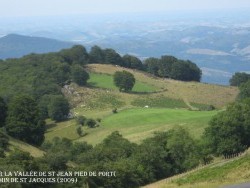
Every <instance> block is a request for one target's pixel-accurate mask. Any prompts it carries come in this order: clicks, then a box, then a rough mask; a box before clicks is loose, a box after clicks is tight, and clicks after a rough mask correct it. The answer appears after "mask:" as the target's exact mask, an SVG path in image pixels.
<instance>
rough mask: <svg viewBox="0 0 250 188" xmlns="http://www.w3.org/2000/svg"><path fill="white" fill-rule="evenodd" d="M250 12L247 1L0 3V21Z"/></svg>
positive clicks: (56, 0)
mask: <svg viewBox="0 0 250 188" xmlns="http://www.w3.org/2000/svg"><path fill="white" fill-rule="evenodd" d="M239 8H250V0H0V18H1V17H10V16H41V15H67V14H84V13H116V12H146V11H176V10H197V9H198V10H213V9H239Z"/></svg>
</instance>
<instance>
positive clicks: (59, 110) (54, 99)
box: [48, 95, 70, 121]
mask: <svg viewBox="0 0 250 188" xmlns="http://www.w3.org/2000/svg"><path fill="white" fill-rule="evenodd" d="M69 110H70V107H69V102H68V101H67V99H65V98H64V97H63V96H60V95H55V96H51V97H50V103H49V105H48V114H49V117H50V118H51V119H53V120H55V121H61V120H64V119H67V116H68V114H69Z"/></svg>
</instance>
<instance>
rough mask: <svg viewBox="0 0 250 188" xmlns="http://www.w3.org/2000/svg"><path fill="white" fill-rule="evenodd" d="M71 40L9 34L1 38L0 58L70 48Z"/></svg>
mask: <svg viewBox="0 0 250 188" xmlns="http://www.w3.org/2000/svg"><path fill="white" fill-rule="evenodd" d="M72 45H73V43H71V42H63V41H59V40H55V39H49V38H45V37H33V36H24V35H17V34H9V35H6V36H4V37H1V38H0V59H6V58H18V57H21V56H23V55H27V54H30V53H47V52H54V51H59V50H61V49H63V48H69V47H71V46H72Z"/></svg>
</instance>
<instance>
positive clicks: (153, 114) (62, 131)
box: [45, 64, 238, 144]
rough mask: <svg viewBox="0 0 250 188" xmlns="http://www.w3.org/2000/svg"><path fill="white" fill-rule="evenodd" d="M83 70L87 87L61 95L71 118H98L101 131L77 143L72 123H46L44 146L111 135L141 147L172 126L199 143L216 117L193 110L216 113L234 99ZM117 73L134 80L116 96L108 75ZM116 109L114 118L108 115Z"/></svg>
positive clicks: (141, 77) (108, 68) (98, 68)
mask: <svg viewBox="0 0 250 188" xmlns="http://www.w3.org/2000/svg"><path fill="white" fill-rule="evenodd" d="M86 68H87V70H88V72H89V73H90V79H89V81H88V86H87V87H79V86H77V85H76V84H71V85H70V87H71V92H70V93H68V92H67V91H64V94H65V96H66V97H67V98H68V99H69V101H70V103H71V105H72V113H74V114H75V115H76V116H79V115H83V116H85V117H87V118H94V119H96V118H101V119H102V121H101V123H100V126H99V127H97V128H92V129H90V128H86V127H83V131H84V133H86V135H85V136H84V137H79V136H78V135H77V133H76V122H75V120H68V121H65V122H60V123H54V124H53V123H52V124H51V123H50V124H49V125H48V130H47V133H46V135H45V137H46V139H47V140H50V139H52V138H53V137H55V136H59V137H66V138H69V139H71V140H75V141H87V142H89V143H91V144H97V143H99V142H101V141H102V140H103V139H104V138H105V137H106V136H107V135H109V134H110V133H112V132H113V131H119V132H120V133H121V134H122V135H123V136H124V137H125V138H128V139H129V140H131V141H133V142H140V141H141V140H143V139H144V138H147V137H149V136H151V135H152V134H153V133H154V132H156V131H166V130H168V129H170V128H172V127H174V126H184V127H186V128H187V129H188V130H190V132H191V134H192V135H193V136H195V137H196V138H198V137H199V136H200V135H201V134H202V132H203V130H204V128H205V127H206V126H207V124H208V122H209V120H210V119H211V118H212V116H214V115H215V114H217V113H218V111H198V109H206V107H207V106H209V105H213V106H215V107H216V108H218V109H221V108H223V107H224V106H226V105H227V104H228V103H231V102H233V101H234V99H235V97H236V95H237V93H238V89H237V88H236V87H225V86H219V85H210V84H204V83H197V82H181V81H176V80H170V79H162V78H157V77H154V76H152V75H150V74H147V73H144V72H140V71H136V70H131V69H126V68H122V67H119V66H113V65H104V64H101V65H97V64H90V65H87V66H86ZM122 70H126V71H129V72H131V73H132V74H133V75H134V76H135V78H136V84H135V86H134V88H133V91H132V92H130V93H123V92H119V90H118V89H117V88H116V87H115V85H114V83H113V77H112V75H113V74H114V73H115V71H122ZM145 106H149V108H144V107H145ZM115 108H117V109H118V113H117V114H113V113H112V110H113V109H115ZM188 109H189V110H188ZM192 110H194V111H192Z"/></svg>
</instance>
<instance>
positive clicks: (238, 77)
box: [229, 72, 250, 86]
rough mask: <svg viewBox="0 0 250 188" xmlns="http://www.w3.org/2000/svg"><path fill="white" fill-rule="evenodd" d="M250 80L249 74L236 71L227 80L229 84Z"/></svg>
mask: <svg viewBox="0 0 250 188" xmlns="http://www.w3.org/2000/svg"><path fill="white" fill-rule="evenodd" d="M249 80H250V74H247V73H244V72H236V73H235V74H234V75H233V76H232V78H231V79H230V80H229V82H230V85H231V86H240V85H241V84H243V83H245V82H247V81H249Z"/></svg>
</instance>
